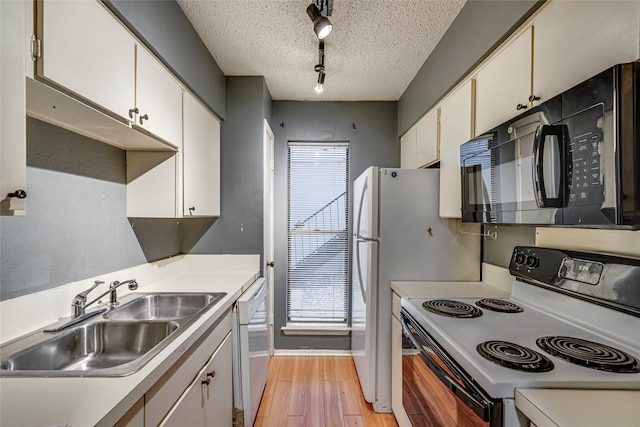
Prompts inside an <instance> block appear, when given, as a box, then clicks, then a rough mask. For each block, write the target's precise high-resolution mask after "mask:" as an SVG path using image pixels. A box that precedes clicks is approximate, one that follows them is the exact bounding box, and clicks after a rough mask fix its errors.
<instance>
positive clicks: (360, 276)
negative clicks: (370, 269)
mask: <svg viewBox="0 0 640 427" xmlns="http://www.w3.org/2000/svg"><path fill="white" fill-rule="evenodd" d="M360 243H364V241H362V240H357V241H356V244H355V246H356V270H358V285H360V292H361V293H362V300H363V301H364V305H367V296H366V295H365V293H366V291H365V290H364V283H363V281H362V266H361V265H360Z"/></svg>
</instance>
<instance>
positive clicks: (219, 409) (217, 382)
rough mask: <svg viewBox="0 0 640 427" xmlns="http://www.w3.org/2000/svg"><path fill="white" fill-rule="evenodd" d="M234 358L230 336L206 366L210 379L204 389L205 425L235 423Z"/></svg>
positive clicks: (208, 426)
mask: <svg viewBox="0 0 640 427" xmlns="http://www.w3.org/2000/svg"><path fill="white" fill-rule="evenodd" d="M232 358H233V354H232V341H231V336H229V337H227V339H226V340H225V341H224V342H223V343H222V344H221V345H220V347H218V350H216V352H215V354H214V355H213V358H212V359H211V362H209V364H208V365H207V366H205V368H204V378H205V380H206V379H209V380H210V383H209V385H208V386H206V388H205V390H204V391H205V395H204V425H205V426H207V427H227V426H228V427H231V425H232V424H233V378H232Z"/></svg>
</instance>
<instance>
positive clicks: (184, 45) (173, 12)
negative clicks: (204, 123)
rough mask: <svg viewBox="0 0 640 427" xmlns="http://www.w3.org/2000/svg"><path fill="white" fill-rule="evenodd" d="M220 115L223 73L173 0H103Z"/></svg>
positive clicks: (223, 115) (223, 104)
mask: <svg viewBox="0 0 640 427" xmlns="http://www.w3.org/2000/svg"><path fill="white" fill-rule="evenodd" d="M103 3H104V4H105V5H106V6H107V7H108V8H109V9H111V11H112V12H113V13H115V14H116V15H117V16H118V17H119V18H120V19H121V20H122V21H123V22H124V23H125V24H126V25H127V26H128V27H129V28H130V29H131V31H133V32H134V33H135V34H136V35H137V36H138V37H139V38H140V39H141V40H142V41H144V43H145V44H146V45H147V46H148V47H149V48H150V49H151V50H152V51H153V52H154V53H155V54H156V55H158V57H159V58H161V59H162V60H163V61H164V62H165V64H166V65H167V66H168V67H169V68H170V69H172V70H173V71H174V73H175V74H176V75H177V76H178V77H180V79H181V80H182V81H183V82H184V84H185V85H187V86H188V87H189V88H190V89H191V90H192V91H193V92H194V93H195V94H197V95H198V96H199V97H200V99H202V101H203V102H204V103H205V104H207V105H208V106H209V108H211V109H212V110H213V111H214V112H215V113H216V114H217V115H218V116H219V117H220V118H222V119H224V118H225V116H226V111H225V76H224V74H223V73H222V71H221V70H220V67H218V64H217V63H216V61H215V60H214V59H213V57H212V56H211V54H210V53H209V51H208V50H207V48H206V46H205V45H204V43H202V40H200V37H199V36H198V34H197V33H196V31H195V30H194V29H193V26H192V25H191V23H190V22H189V20H188V19H187V17H186V16H185V15H184V13H183V12H182V9H180V6H178V3H176V2H175V1H173V0H171V1H167V0H103Z"/></svg>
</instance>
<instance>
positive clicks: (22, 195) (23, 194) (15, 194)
mask: <svg viewBox="0 0 640 427" xmlns="http://www.w3.org/2000/svg"><path fill="white" fill-rule="evenodd" d="M7 197H17V198H18V199H24V198H26V197H27V192H26V191H24V190H16V191H14V192H13V193H9V194H7Z"/></svg>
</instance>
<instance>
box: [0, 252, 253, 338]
mask: <svg viewBox="0 0 640 427" xmlns="http://www.w3.org/2000/svg"><path fill="white" fill-rule="evenodd" d="M259 269H260V255H179V256H175V257H171V258H166V259H163V260H160V261H156V262H152V263H146V264H141V265H137V266H135V267H130V268H126V269H123V270H118V271H114V272H111V273H107V274H101V275H99V276H96V277H89V278H87V279H84V280H81V281H78V282H72V283H68V284H66V285H62V286H58V287H56V288H52V289H47V290H44V291H42V292H36V293H33V294H29V295H25V296H21V297H18V298H12V299H9V300H5V301H1V302H0V344H4V343H6V342H7V341H10V340H13V339H15V338H18V337H20V336H22V335H25V334H28V333H30V332H32V331H35V330H38V329H40V328H43V327H45V326H47V325H50V324H52V323H55V322H56V321H58V320H59V319H61V318H64V317H69V316H70V315H71V301H72V300H73V298H74V296H76V295H77V294H78V293H80V292H82V291H84V290H86V289H88V288H89V287H90V286H91V285H92V284H93V282H94V281H95V280H100V281H103V282H105V283H104V284H101V285H100V286H99V287H98V288H96V289H95V290H94V291H93V292H92V293H91V294H89V297H88V299H89V301H91V299H92V297H91V295H99V294H100V293H101V292H104V291H106V290H107V289H108V287H109V283H110V282H112V281H114V280H118V281H124V280H127V279H136V281H137V282H138V285H139V288H138V290H137V291H135V292H142V291H144V289H143V288H144V287H145V286H147V285H149V284H151V283H153V282H155V281H158V280H161V279H165V278H167V277H169V276H172V275H174V274H177V273H181V272H198V271H202V272H204V271H245V270H246V271H251V270H252V271H256V270H259ZM131 292H132V291H129V290H128V289H127V288H126V287H124V286H123V287H121V288H119V289H118V295H119V296H121V295H127V294H128V293H131ZM106 300H108V297H105V301H106Z"/></svg>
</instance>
